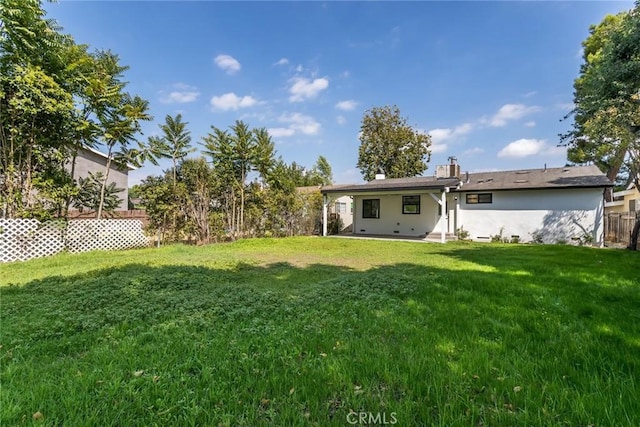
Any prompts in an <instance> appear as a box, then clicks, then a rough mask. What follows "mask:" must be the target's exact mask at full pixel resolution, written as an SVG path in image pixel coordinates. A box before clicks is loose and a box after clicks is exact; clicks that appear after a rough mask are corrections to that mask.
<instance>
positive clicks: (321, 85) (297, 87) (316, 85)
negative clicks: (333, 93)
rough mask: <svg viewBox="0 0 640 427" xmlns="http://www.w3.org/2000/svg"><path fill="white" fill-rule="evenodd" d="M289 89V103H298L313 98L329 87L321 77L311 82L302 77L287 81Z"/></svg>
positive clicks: (327, 81) (326, 80)
mask: <svg viewBox="0 0 640 427" xmlns="http://www.w3.org/2000/svg"><path fill="white" fill-rule="evenodd" d="M289 81H290V82H291V87H290V88H289V93H291V96H290V97H289V101H291V102H300V101H304V100H305V99H309V98H314V97H316V96H317V95H318V94H319V93H320V92H322V91H323V90H325V89H326V88H328V87H329V80H328V79H326V78H324V77H322V78H319V79H315V80H311V79H307V78H304V77H294V78H293V79H291V80H289Z"/></svg>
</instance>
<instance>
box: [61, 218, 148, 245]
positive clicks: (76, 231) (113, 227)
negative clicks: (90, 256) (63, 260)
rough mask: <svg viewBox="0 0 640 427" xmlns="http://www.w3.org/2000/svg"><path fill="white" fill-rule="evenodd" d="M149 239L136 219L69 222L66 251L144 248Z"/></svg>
mask: <svg viewBox="0 0 640 427" xmlns="http://www.w3.org/2000/svg"><path fill="white" fill-rule="evenodd" d="M148 245H149V239H148V238H147V236H145V235H144V232H143V231H142V221H140V220H137V219H83V220H76V221H69V226H68V228H67V249H68V250H69V252H87V251H93V250H96V249H101V250H115V249H131V248H139V247H145V246H148Z"/></svg>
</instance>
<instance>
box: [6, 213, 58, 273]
mask: <svg viewBox="0 0 640 427" xmlns="http://www.w3.org/2000/svg"><path fill="white" fill-rule="evenodd" d="M64 228H65V223H64V221H49V222H46V223H40V221H38V220H37V219H0V261H1V262H11V261H25V260H28V259H32V258H39V257H43V256H49V255H53V254H57V253H58V252H61V251H62V250H64Z"/></svg>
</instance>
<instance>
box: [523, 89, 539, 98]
mask: <svg viewBox="0 0 640 427" xmlns="http://www.w3.org/2000/svg"><path fill="white" fill-rule="evenodd" d="M537 94H538V91H535V90H532V91H531V92H527V93H525V94H524V95H522V96H524V97H525V98H531V97H532V96H533V95H537Z"/></svg>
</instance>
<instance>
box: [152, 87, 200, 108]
mask: <svg viewBox="0 0 640 427" xmlns="http://www.w3.org/2000/svg"><path fill="white" fill-rule="evenodd" d="M172 88H173V90H172V91H170V92H169V93H167V92H166V91H160V102H161V103H163V104H186V103H187V102H193V101H195V100H196V99H198V97H199V96H200V92H199V91H198V88H197V87H195V86H189V85H187V84H184V83H176V84H174V85H172Z"/></svg>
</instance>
